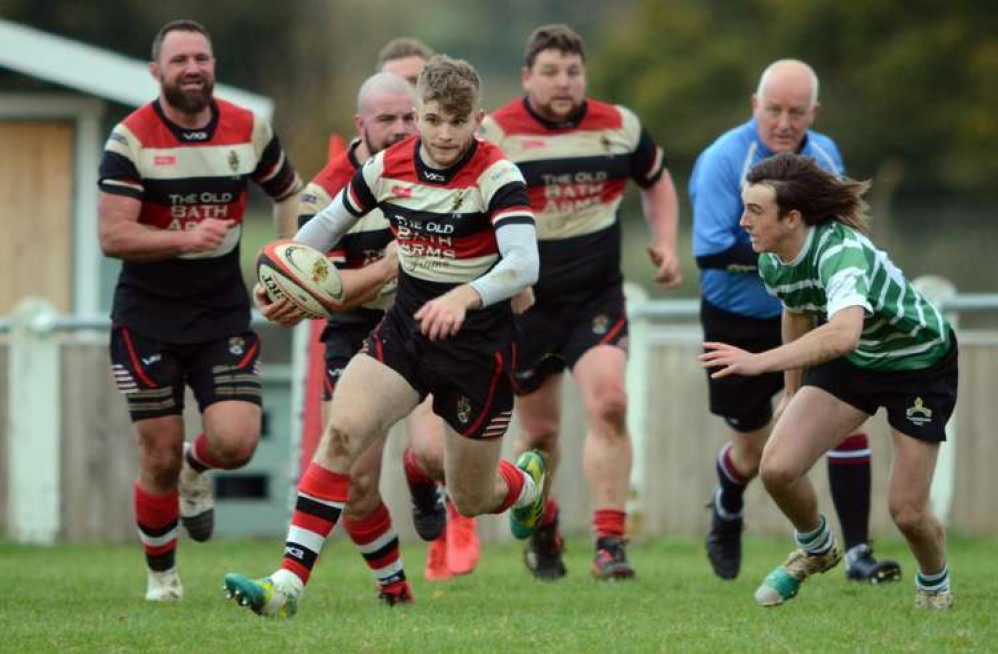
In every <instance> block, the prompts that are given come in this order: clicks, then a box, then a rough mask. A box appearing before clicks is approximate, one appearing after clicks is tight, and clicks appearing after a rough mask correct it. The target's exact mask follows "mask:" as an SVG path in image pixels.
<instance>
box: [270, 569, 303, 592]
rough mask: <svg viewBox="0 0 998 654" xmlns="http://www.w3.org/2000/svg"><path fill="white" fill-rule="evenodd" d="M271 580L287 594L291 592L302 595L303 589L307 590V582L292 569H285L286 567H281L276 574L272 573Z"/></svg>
mask: <svg viewBox="0 0 998 654" xmlns="http://www.w3.org/2000/svg"><path fill="white" fill-rule="evenodd" d="M270 580H271V581H273V582H274V586H275V587H276V588H278V590H280V591H281V592H282V593H284V594H285V595H287V594H288V593H289V592H291V593H293V594H295V595H301V593H302V591H303V590H305V582H303V581H302V580H301V578H300V577H299V576H298V575H296V574H295V573H293V572H291V571H290V570H285V569H284V568H281V569H280V570H278V571H277V572H275V573H274V574H272V575H270Z"/></svg>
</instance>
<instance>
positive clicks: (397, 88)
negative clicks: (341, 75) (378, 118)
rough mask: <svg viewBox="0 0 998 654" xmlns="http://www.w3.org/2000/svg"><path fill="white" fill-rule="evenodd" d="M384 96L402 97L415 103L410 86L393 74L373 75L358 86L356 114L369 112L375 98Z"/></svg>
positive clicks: (414, 96)
mask: <svg viewBox="0 0 998 654" xmlns="http://www.w3.org/2000/svg"><path fill="white" fill-rule="evenodd" d="M385 95H402V96H406V97H409V98H411V100H412V103H413V105H415V103H416V94H415V92H414V90H413V88H412V86H411V85H410V84H409V83H408V82H407V81H405V79H403V78H402V77H400V76H398V75H396V74H395V73H375V74H374V75H371V76H370V77H368V78H367V79H366V80H364V83H363V84H361V85H360V90H358V91H357V113H359V114H362V113H364V112H365V111H366V110H367V111H369V110H370V105H371V103H372V102H374V101H375V98H376V97H379V96H385Z"/></svg>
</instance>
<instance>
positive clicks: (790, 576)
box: [755, 536, 842, 606]
mask: <svg viewBox="0 0 998 654" xmlns="http://www.w3.org/2000/svg"><path fill="white" fill-rule="evenodd" d="M841 559H842V553H841V552H839V545H838V543H837V542H835V538H834V536H833V537H832V547H831V549H829V550H828V551H827V552H826V553H824V554H808V553H807V552H805V551H804V550H802V549H797V550H794V551H793V552H791V553H790V556H788V557H787V560H786V561H784V562H783V565H781V566H779V567H778V568H776V569H775V570H773V571H772V572H770V573H769V575H767V576H766V578H765V579H764V580H763V581H762V585H761V586H759V588H758V589H757V590H756V591H755V601H756V602H757V603H758V604H760V605H761V606H779V605H780V604H783V602H785V601H786V600H788V599H791V598H793V597H794V596H795V595H797V591H798V590H800V585H801V584H802V583H803V582H804V580H805V579H807V578H808V577H810V576H811V575H814V574H818V573H819V572H827V571H828V570H831V569H832V568H834V567H835V566H836V565H837V564H838V562H839V561H840V560H841Z"/></svg>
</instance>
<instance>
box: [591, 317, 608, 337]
mask: <svg viewBox="0 0 998 654" xmlns="http://www.w3.org/2000/svg"><path fill="white" fill-rule="evenodd" d="M609 327H610V317H609V316H607V315H606V314H605V313H601V314H599V315H598V316H596V317H594V318H593V333H594V334H605V333H606V330H607V329H608V328H609Z"/></svg>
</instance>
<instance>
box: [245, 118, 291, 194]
mask: <svg viewBox="0 0 998 654" xmlns="http://www.w3.org/2000/svg"><path fill="white" fill-rule="evenodd" d="M253 146H254V148H256V151H257V156H258V159H257V164H256V168H255V169H254V170H253V181H254V182H256V183H257V184H259V185H260V188H262V189H263V190H264V192H265V193H266V194H267V195H269V196H270V197H271V198H273V199H274V200H275V201H281V200H284V199H285V198H288V197H290V196H291V195H293V194H294V193H295V192H296V191H298V189H300V188H301V179H299V177H298V173H297V171H295V168H294V166H293V165H291V160H290V159H288V157H287V155H286V154H285V153H284V149H283V148H281V142H280V141H279V140H278V138H277V134H275V133H274V130H273V129H271V127H270V123H268V122H267V121H266V120H263V119H262V118H260V117H259V116H257V115H254V116H253Z"/></svg>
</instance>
